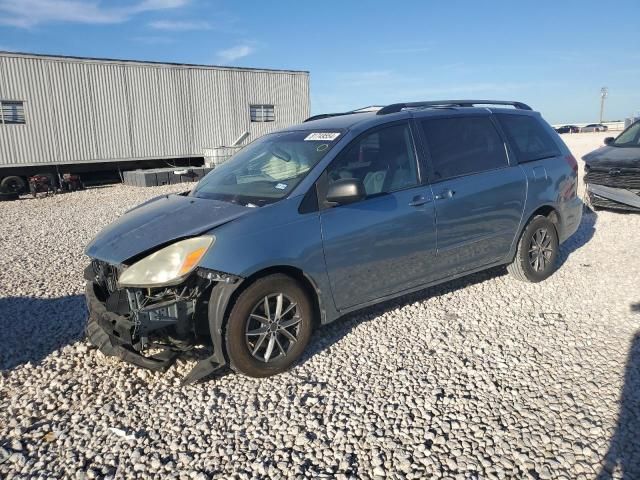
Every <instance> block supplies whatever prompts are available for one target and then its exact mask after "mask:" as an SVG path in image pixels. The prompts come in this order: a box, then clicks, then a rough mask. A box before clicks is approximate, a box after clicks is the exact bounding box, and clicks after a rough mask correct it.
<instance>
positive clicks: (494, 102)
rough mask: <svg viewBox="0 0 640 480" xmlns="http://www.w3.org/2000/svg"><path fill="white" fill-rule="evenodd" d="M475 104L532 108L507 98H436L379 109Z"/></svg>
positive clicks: (391, 111)
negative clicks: (506, 99)
mask: <svg viewBox="0 0 640 480" xmlns="http://www.w3.org/2000/svg"><path fill="white" fill-rule="evenodd" d="M475 105H511V106H513V107H515V108H517V109H518V110H531V107H530V106H529V105H527V104H526V103H522V102H509V101H505V100H434V101H430V102H407V103H392V104H391V105H387V106H386V107H384V108H381V109H380V110H378V113H377V114H378V115H386V114H388V113H397V112H401V111H402V110H403V109H405V108H420V107H473V106H475Z"/></svg>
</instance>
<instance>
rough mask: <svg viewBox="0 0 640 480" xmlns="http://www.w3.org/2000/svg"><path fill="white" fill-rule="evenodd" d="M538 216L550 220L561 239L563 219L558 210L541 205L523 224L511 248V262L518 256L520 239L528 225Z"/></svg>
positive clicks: (548, 205)
mask: <svg viewBox="0 0 640 480" xmlns="http://www.w3.org/2000/svg"><path fill="white" fill-rule="evenodd" d="M538 216H543V217H547V218H548V219H549V220H551V223H552V224H553V226H554V228H555V229H556V234H557V235H558V238H559V237H560V222H561V218H560V213H558V209H557V208H555V207H554V206H553V205H550V204H545V205H541V206H539V207H538V208H536V209H535V210H534V211H533V212H532V213H531V214H530V215H529V217H528V218H527V220H526V221H525V222H522V226H521V227H520V231H519V232H518V235H517V236H516V237H515V238H514V240H513V244H512V246H511V252H510V253H509V262H512V261H513V259H514V258H515V256H516V252H517V250H518V243H519V242H520V239H521V238H522V235H523V234H524V231H525V230H526V229H527V225H529V224H530V223H531V220H533V219H534V218H536V217H538Z"/></svg>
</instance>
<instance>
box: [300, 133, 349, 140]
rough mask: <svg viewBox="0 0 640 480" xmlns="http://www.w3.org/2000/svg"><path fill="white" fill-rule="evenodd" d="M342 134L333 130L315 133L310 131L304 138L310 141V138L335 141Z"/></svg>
mask: <svg viewBox="0 0 640 480" xmlns="http://www.w3.org/2000/svg"><path fill="white" fill-rule="evenodd" d="M339 136H340V134H339V133H333V132H315V133H310V134H309V135H307V136H306V137H305V138H304V140H305V141H309V140H319V141H325V142H327V141H328V142H333V141H334V140H335V139H336V138H338V137H339Z"/></svg>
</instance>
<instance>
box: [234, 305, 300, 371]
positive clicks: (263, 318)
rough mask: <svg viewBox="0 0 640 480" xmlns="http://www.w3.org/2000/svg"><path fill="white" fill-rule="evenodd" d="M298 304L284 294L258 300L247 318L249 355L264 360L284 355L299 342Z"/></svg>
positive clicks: (275, 358)
mask: <svg viewBox="0 0 640 480" xmlns="http://www.w3.org/2000/svg"><path fill="white" fill-rule="evenodd" d="M300 321H301V317H300V312H299V309H298V305H297V304H296V302H294V301H293V300H292V299H291V298H289V297H288V296H287V295H285V294H283V293H274V294H269V295H267V296H266V297H264V298H263V299H262V300H260V301H259V302H258V303H257V304H256V305H255V306H254V307H253V310H252V311H251V313H250V314H249V318H248V319H247V323H246V325H247V326H246V329H245V340H246V344H247V347H248V348H249V352H250V353H251V355H252V356H253V357H254V358H255V359H257V360H259V361H261V362H264V363H271V362H273V361H275V360H277V359H280V358H283V357H286V356H287V354H288V353H289V351H290V350H291V349H292V348H293V345H294V344H295V343H296V342H297V341H298V334H299V330H300Z"/></svg>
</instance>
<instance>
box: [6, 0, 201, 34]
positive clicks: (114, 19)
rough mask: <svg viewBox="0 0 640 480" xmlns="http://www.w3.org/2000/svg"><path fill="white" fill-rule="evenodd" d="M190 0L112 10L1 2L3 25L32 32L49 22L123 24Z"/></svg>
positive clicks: (68, 3)
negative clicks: (27, 29)
mask: <svg viewBox="0 0 640 480" xmlns="http://www.w3.org/2000/svg"><path fill="white" fill-rule="evenodd" d="M188 2H189V0H139V1H137V2H135V3H132V4H130V5H128V6H122V7H113V6H110V5H109V4H108V3H107V2H101V1H97V0H95V1H94V0H87V1H83V0H19V1H16V0H0V24H2V25H10V26H14V27H19V28H30V27H34V26H36V25H39V24H43V23H49V22H68V23H87V24H108V23H121V22H125V21H127V20H129V19H130V18H131V17H132V16H134V15H136V14H139V13H143V12H149V11H155V10H165V9H172V8H178V7H182V6H184V5H186V4H187V3H188Z"/></svg>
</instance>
